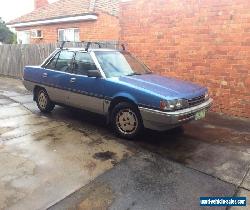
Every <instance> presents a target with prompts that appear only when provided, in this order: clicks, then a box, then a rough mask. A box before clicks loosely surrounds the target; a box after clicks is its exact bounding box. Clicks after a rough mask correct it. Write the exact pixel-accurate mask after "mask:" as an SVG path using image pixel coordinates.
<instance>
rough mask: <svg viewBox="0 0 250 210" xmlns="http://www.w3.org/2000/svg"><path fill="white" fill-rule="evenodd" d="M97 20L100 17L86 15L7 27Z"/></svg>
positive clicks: (13, 24) (15, 24) (14, 26)
mask: <svg viewBox="0 0 250 210" xmlns="http://www.w3.org/2000/svg"><path fill="white" fill-rule="evenodd" d="M97 18H98V16H97V15H96V14H85V15H78V16H69V17H61V18H53V19H47V20H35V21H30V22H21V23H10V24H7V26H9V27H12V28H18V27H28V26H38V25H48V24H56V23H67V22H77V21H91V20H97Z"/></svg>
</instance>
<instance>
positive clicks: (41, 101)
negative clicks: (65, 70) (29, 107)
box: [35, 88, 55, 113]
mask: <svg viewBox="0 0 250 210" xmlns="http://www.w3.org/2000/svg"><path fill="white" fill-rule="evenodd" d="M35 94H36V103H37V106H38V108H39V109H40V111H41V112H43V113H50V112H51V111H52V110H53V109H54V107H55V104H54V103H53V102H52V101H51V100H50V98H49V95H48V93H47V91H46V90H45V89H43V88H41V89H39V90H37V91H36V93H35Z"/></svg>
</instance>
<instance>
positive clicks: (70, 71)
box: [42, 49, 76, 74]
mask: <svg viewBox="0 0 250 210" xmlns="http://www.w3.org/2000/svg"><path fill="white" fill-rule="evenodd" d="M63 51H67V52H72V53H73V56H72V59H71V64H70V70H69V71H60V70H58V69H51V68H48V67H47V66H48V65H49V64H50V63H51V62H52V61H53V60H54V58H55V57H56V56H57V55H58V57H57V59H56V64H55V68H56V65H57V62H58V59H59V57H60V54H61V52H63ZM75 55H76V52H75V51H73V50H68V49H63V50H59V51H57V52H56V53H54V54H53V55H52V56H51V57H50V58H49V59H48V61H47V62H46V63H45V64H44V65H43V66H42V67H43V68H45V69H47V70H51V71H56V72H62V73H70V74H71V73H72V72H73V68H72V67H73V63H74V60H75Z"/></svg>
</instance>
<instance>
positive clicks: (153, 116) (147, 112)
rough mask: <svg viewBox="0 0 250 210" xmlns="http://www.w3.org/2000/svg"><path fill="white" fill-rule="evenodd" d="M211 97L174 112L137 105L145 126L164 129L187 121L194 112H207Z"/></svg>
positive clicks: (191, 117)
mask: <svg viewBox="0 0 250 210" xmlns="http://www.w3.org/2000/svg"><path fill="white" fill-rule="evenodd" d="M212 103H213V99H211V98H210V99H209V100H208V101H206V102H204V103H202V104H199V105H197V106H194V107H190V108H187V109H183V110H178V111H174V112H163V111H159V110H155V109H148V108H144V107H139V110H140V112H141V116H142V120H143V124H144V127H145V128H149V129H152V130H158V131H164V130H169V129H171V128H175V127H178V126H180V125H182V124H184V123H186V122H188V121H191V120H194V119H195V114H196V113H197V112H199V111H203V110H204V111H205V112H207V111H208V110H209V108H210V107H211V106H212Z"/></svg>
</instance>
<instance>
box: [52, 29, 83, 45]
mask: <svg viewBox="0 0 250 210" xmlns="http://www.w3.org/2000/svg"><path fill="white" fill-rule="evenodd" d="M65 30H79V40H74V41H71V42H79V41H80V28H59V29H58V30H57V40H58V41H59V42H64V41H69V40H65V39H64V38H65V36H64V37H63V40H60V31H65ZM74 32H75V31H74ZM74 36H75V34H74Z"/></svg>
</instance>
